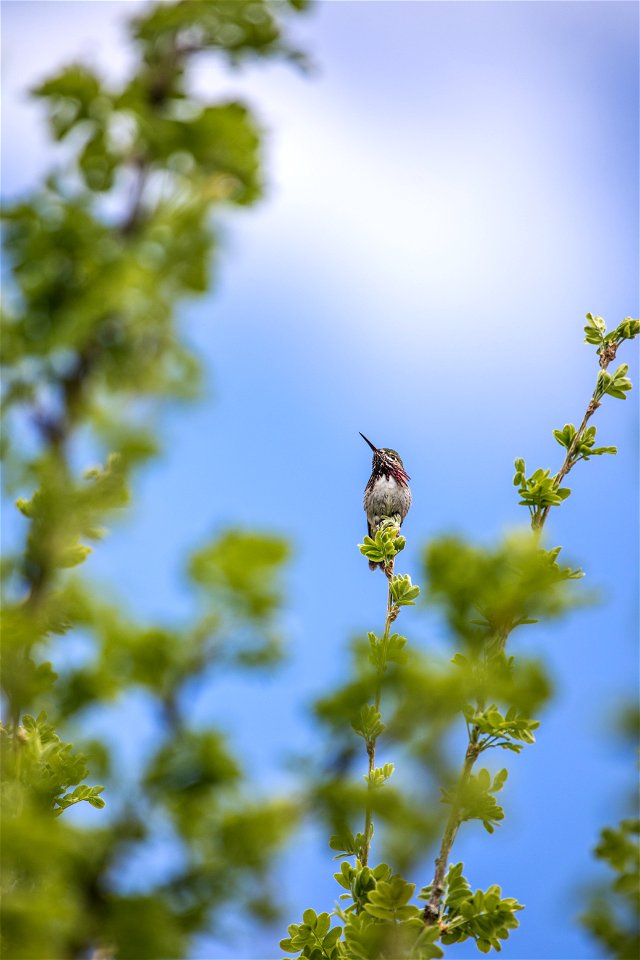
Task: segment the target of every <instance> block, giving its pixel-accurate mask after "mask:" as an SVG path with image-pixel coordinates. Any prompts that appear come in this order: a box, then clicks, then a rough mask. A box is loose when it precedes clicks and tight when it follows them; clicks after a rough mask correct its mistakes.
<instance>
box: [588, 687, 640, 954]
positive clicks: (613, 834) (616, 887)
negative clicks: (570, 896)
mask: <svg viewBox="0 0 640 960" xmlns="http://www.w3.org/2000/svg"><path fill="white" fill-rule="evenodd" d="M618 728H619V729H618V735H619V738H620V739H622V740H623V741H624V742H625V744H626V745H627V746H628V747H630V748H631V750H633V751H635V754H636V766H637V765H638V760H639V759H640V758H639V756H638V751H639V750H640V707H638V705H637V704H633V705H631V706H628V707H626V708H624V709H623V710H622V711H621V712H620V716H619V718H618ZM629 806H630V812H631V814H632V815H631V816H629V817H625V818H623V819H622V820H621V821H620V822H619V823H618V824H617V825H616V826H615V827H605V828H604V829H603V830H602V831H601V833H600V840H599V842H598V845H597V846H596V848H595V850H594V854H595V856H596V857H597V858H598V859H599V860H602V861H603V862H604V863H605V864H606V865H607V867H608V870H609V877H608V878H607V879H606V880H601V881H600V882H599V884H598V885H597V886H594V887H593V889H592V891H591V893H590V895H589V897H588V909H587V910H586V911H585V912H584V913H583V915H582V917H581V921H582V923H583V925H584V926H585V927H586V929H587V930H588V931H589V932H590V933H591V935H592V936H593V937H594V938H595V940H596V941H597V943H598V945H599V947H600V949H602V950H604V952H605V953H606V956H608V957H614V958H615V960H629V958H631V957H637V956H640V817H638V811H639V810H640V790H639V788H638V783H637V781H636V783H635V786H634V790H633V795H632V798H631V803H630V805H629Z"/></svg>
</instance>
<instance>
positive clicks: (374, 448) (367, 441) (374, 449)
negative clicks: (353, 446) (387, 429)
mask: <svg viewBox="0 0 640 960" xmlns="http://www.w3.org/2000/svg"><path fill="white" fill-rule="evenodd" d="M358 433H360V431H358ZM360 436H361V437H362V439H363V440H364V442H365V443H368V444H369V446H370V447H371V449H372V450H373V452H374V453H377V452H378V448H377V447H374V445H373V444H372V443H371V440H367V438H366V437H365V435H364V433H360Z"/></svg>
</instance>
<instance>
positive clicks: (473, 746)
mask: <svg viewBox="0 0 640 960" xmlns="http://www.w3.org/2000/svg"><path fill="white" fill-rule="evenodd" d="M479 753H480V749H479V747H478V730H477V727H474V728H473V730H472V731H471V733H470V736H469V745H468V747H467V752H466V754H465V758H464V764H463V766H462V771H461V773H460V779H459V781H458V798H459V797H460V793H461V791H462V789H463V788H464V787H465V785H466V783H467V781H468V780H469V777H470V776H471V770H472V769H473V765H474V763H475V762H476V760H477V758H478V755H479ZM460 823H461V820H460V800H459V799H458V800H456V802H455V803H454V804H453V806H452V808H451V813H450V814H449V818H448V820H447V823H446V825H445V828H444V833H443V835H442V843H441V844H440V852H439V854H438V856H437V858H436V872H435V874H434V877H433V883H432V885H431V896H430V897H429V902H428V903H427V905H426V907H425V908H424V912H423V917H424V920H425V923H427V924H429V925H432V924H434V923H437V921H438V919H439V917H440V904H441V902H442V895H443V893H444V877H445V873H446V872H447V864H448V862H449V854H450V853H451V848H452V846H453V841H454V840H455V838H456V834H457V832H458V828H459V826H460Z"/></svg>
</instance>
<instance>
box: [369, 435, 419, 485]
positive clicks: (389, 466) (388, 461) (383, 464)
mask: <svg viewBox="0 0 640 960" xmlns="http://www.w3.org/2000/svg"><path fill="white" fill-rule="evenodd" d="M360 436H361V437H362V439H363V440H364V441H365V443H368V444H369V446H370V447H371V449H372V450H373V472H374V473H376V474H378V475H380V474H383V473H386V474H387V475H389V474H392V475H393V476H396V479H400V477H402V479H403V480H409V477H408V476H407V473H406V471H405V469H404V464H403V462H402V458H401V457H400V454H399V453H398V451H397V450H392V449H391V447H374V445H373V444H372V443H371V440H367V438H366V437H365V435H364V433H361V434H360ZM398 473H399V474H400V476H398Z"/></svg>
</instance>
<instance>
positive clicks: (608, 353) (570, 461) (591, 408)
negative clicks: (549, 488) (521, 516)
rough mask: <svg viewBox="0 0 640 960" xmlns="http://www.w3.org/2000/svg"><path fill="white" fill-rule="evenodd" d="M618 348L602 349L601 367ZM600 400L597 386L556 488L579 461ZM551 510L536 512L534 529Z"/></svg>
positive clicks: (606, 364)
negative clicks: (589, 424) (590, 422)
mask: <svg viewBox="0 0 640 960" xmlns="http://www.w3.org/2000/svg"><path fill="white" fill-rule="evenodd" d="M617 349H618V344H616V343H610V344H608V345H607V347H606V349H604V350H603V351H602V354H601V355H600V367H601V369H602V370H606V369H607V367H608V366H609V364H610V363H611V361H612V360H615V356H616V351H617ZM600 400H601V397H600V396H598V390H597V387H596V389H595V390H594V391H593V394H592V396H591V400H590V401H589V405H588V406H587V409H586V411H585V414H584V417H583V418H582V423H581V424H580V426H579V427H578V430H577V431H576V435H575V437H574V438H573V440H572V441H571V445H570V446H569V449H568V450H567V455H566V457H565V458H564V463H563V464H562V466H561V467H560V469H559V470H558V473H557V474H556V478H555V483H554V486H555V487H556V489H557V488H558V487H559V486H560V484H561V483H562V481H563V480H564V478H565V477H566V475H567V474H568V473H569V471H570V470H571V468H572V467H573V466H575V464H576V463H577V460H575V459H574V457H575V453H576V450H577V449H578V447H579V446H580V443H581V441H582V437H583V436H584V432H585V430H586V429H587V424H588V422H589V420H590V419H591V417H592V416H593V415H594V413H595V412H596V410H597V409H598V407H599V406H600ZM550 510H551V506H550V505H547V506H546V507H544V508H543V509H542V510H541V511H540V512H539V513H534V515H533V518H532V520H531V526H532V527H533V529H534V530H536V531H538V530H542V528H543V527H544V524H545V521H546V519H547V517H548V516H549V511H550Z"/></svg>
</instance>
